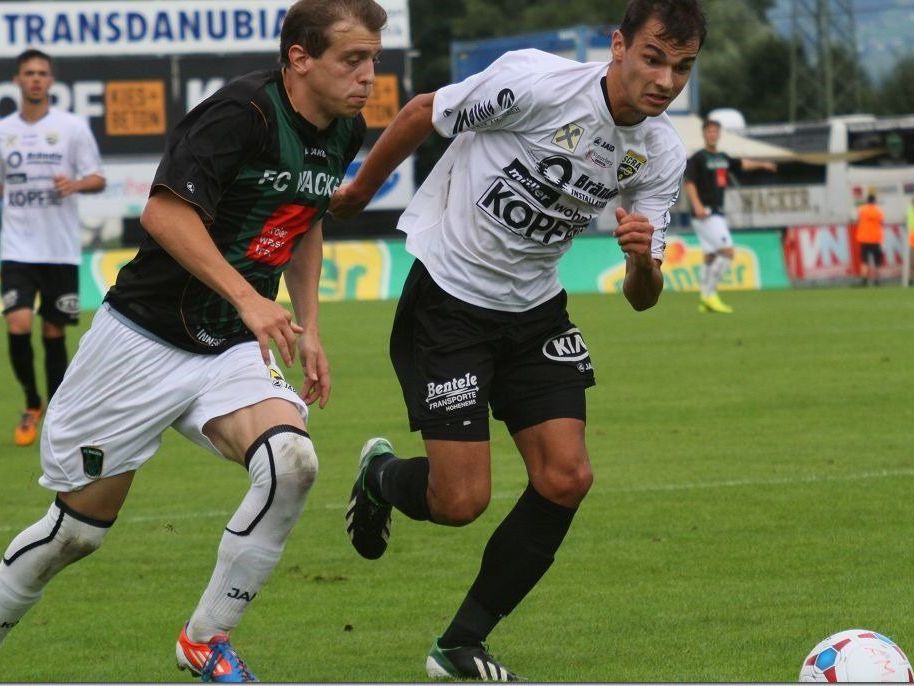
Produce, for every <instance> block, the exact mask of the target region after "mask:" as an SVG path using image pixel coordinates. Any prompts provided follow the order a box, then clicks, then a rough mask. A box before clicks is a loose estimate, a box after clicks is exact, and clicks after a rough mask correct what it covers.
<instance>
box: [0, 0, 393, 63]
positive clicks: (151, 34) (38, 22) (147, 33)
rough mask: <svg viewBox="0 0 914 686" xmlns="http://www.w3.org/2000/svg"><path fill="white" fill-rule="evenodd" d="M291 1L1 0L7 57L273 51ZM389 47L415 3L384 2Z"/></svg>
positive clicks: (0, 40) (1, 48)
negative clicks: (33, 52)
mask: <svg viewBox="0 0 914 686" xmlns="http://www.w3.org/2000/svg"><path fill="white" fill-rule="evenodd" d="M291 4H292V3H291V1H290V0H257V2H249V1H248V0H156V1H155V2H149V1H140V2H137V1H134V2H119V1H118V0H90V1H89V2H0V57H15V56H16V55H18V54H19V53H20V52H22V51H23V50H25V49H26V48H38V49H39V50H44V51H45V52H47V53H49V54H52V55H54V56H85V55H109V56H112V57H123V56H125V55H163V54H164V55H180V54H188V53H201V52H209V53H239V52H273V51H275V50H276V48H277V46H278V45H279V35H280V29H281V28H282V22H283V19H284V18H285V16H286V11H287V10H288V8H289V5H291ZM380 4H381V6H383V7H384V8H385V9H386V10H387V12H388V26H387V29H386V31H385V32H384V35H383V38H384V45H385V47H388V48H407V47H409V41H410V36H409V14H408V12H407V0H380Z"/></svg>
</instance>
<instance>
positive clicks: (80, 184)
mask: <svg viewBox="0 0 914 686" xmlns="http://www.w3.org/2000/svg"><path fill="white" fill-rule="evenodd" d="M105 184H106V181H105V177H104V176H102V175H100V174H87V175H86V176H84V177H82V178H81V179H71V178H69V177H68V176H67V175H65V174H57V175H56V176H55V177H54V188H55V189H56V190H57V192H58V193H59V194H60V197H61V198H66V197H67V196H69V195H73V194H74V193H101V192H102V191H103V190H105Z"/></svg>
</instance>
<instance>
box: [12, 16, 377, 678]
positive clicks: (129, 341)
mask: <svg viewBox="0 0 914 686" xmlns="http://www.w3.org/2000/svg"><path fill="white" fill-rule="evenodd" d="M386 19H387V15H386V13H385V11H384V10H383V9H382V8H381V6H380V5H378V4H377V3H375V2H374V1H373V0H299V1H298V2H296V3H295V4H294V5H292V7H291V8H290V9H289V11H288V13H287V15H286V17H285V20H284V23H283V26H282V32H281V45H280V59H281V63H282V68H281V69H278V70H271V71H262V72H255V73H252V74H248V75H246V76H243V77H241V78H240V79H237V80H235V81H232V82H230V83H229V84H228V85H226V86H225V87H224V88H222V89H221V90H219V91H218V92H217V93H215V94H214V95H213V96H212V97H210V98H208V99H207V100H206V101H204V102H203V103H202V104H200V105H199V106H198V107H196V108H195V109H194V110H192V111H191V112H190V113H189V114H188V115H187V116H186V117H185V118H184V119H183V120H182V121H181V122H179V123H178V125H177V126H176V127H175V129H174V130H173V131H172V132H171V133H170V134H169V136H168V139H167V142H166V150H165V155H164V157H163V159H162V162H161V164H160V165H159V169H158V171H157V173H156V176H155V179H154V181H153V188H152V191H151V197H150V199H149V202H148V203H147V205H146V208H145V210H144V212H143V215H142V222H143V226H144V228H145V229H146V231H147V232H148V236H146V239H145V241H144V243H143V244H142V246H141V247H140V250H139V253H138V255H137V256H136V258H135V259H134V260H133V261H131V262H130V263H129V264H127V265H126V266H125V267H124V268H123V269H122V270H121V271H120V273H119V274H118V278H117V283H116V284H115V285H114V287H113V288H112V289H111V290H110V291H109V293H108V295H107V297H106V301H105V303H104V304H103V306H102V308H101V309H100V310H99V311H98V313H97V314H96V316H95V320H94V321H93V323H92V328H91V329H90V330H89V332H88V333H87V334H86V336H85V337H84V338H83V340H82V341H81V343H80V347H79V350H78V352H77V354H76V356H75V358H74V360H73V365H72V366H71V369H70V371H69V373H68V374H67V376H66V378H65V379H64V382H63V384H61V386H60V389H59V390H58V393H57V395H55V396H54V400H53V401H52V402H51V404H50V406H49V408H48V416H47V420H46V422H45V426H44V431H43V433H42V440H41V459H42V467H43V470H44V474H43V476H42V477H41V479H40V483H41V484H42V485H43V486H45V487H47V488H50V489H52V490H54V491H56V492H57V498H56V500H55V502H54V504H52V505H51V508H50V510H49V511H48V514H47V516H46V517H45V518H44V519H42V520H40V521H38V522H36V523H35V524H34V525H32V526H31V527H29V528H28V529H26V530H25V531H23V532H22V533H21V534H19V536H17V537H16V538H15V539H14V540H13V542H12V543H11V544H10V546H9V547H8V548H7V549H6V552H5V554H4V556H3V562H2V564H0V639H2V638H3V637H4V635H5V634H6V633H7V632H8V631H9V630H10V628H12V627H13V626H14V625H15V624H16V623H17V622H18V621H19V619H20V618H21V617H22V616H23V615H24V614H25V612H26V611H27V610H28V609H29V608H30V607H31V606H32V605H34V604H35V603H36V602H37V601H38V599H39V598H40V596H41V593H42V590H43V588H44V586H45V584H47V582H48V580H49V579H50V578H51V577H52V576H53V575H54V574H56V573H57V572H59V571H60V570H61V569H63V568H64V567H65V566H66V565H68V564H70V563H71V562H74V561H76V560H78V559H80V558H81V557H84V556H85V555H88V554H89V553H91V552H92V551H94V550H95V549H97V548H98V547H99V546H100V545H101V543H102V539H103V538H104V536H105V533H106V532H107V531H108V529H109V528H110V527H111V525H112V524H113V523H114V520H115V517H116V516H117V514H118V511H119V510H120V508H121V506H122V504H123V502H124V500H125V498H126V497H127V492H128V490H129V488H130V484H131V482H132V480H133V475H134V473H135V472H136V470H137V469H139V468H140V467H141V466H142V465H143V464H144V463H145V462H146V461H147V460H148V459H149V458H150V457H152V455H153V453H155V451H156V449H157V448H158V447H159V444H160V442H161V435H162V433H163V432H164V431H165V430H166V429H167V428H168V427H169V426H172V427H174V428H175V429H177V430H178V431H179V432H181V433H182V434H184V435H185V436H186V437H187V438H189V439H190V440H192V441H194V442H195V443H198V444H199V445H201V446H203V447H205V448H208V449H209V450H211V451H213V452H215V453H216V454H221V455H222V456H224V457H225V458H227V459H229V460H231V461H233V462H237V463H239V464H241V465H243V466H244V467H245V468H246V469H247V471H248V472H249V474H250V479H251V487H250V490H249V491H248V492H247V494H246V495H245V497H244V500H243V501H242V502H241V505H240V507H239V508H238V510H237V511H236V512H235V514H234V515H233V516H232V518H231V520H230V521H229V523H228V525H227V526H226V527H225V531H224V532H223V535H222V541H221V543H220V546H219V552H218V556H217V561H216V567H215V570H214V571H213V575H212V578H211V579H210V582H209V585H208V586H207V588H206V590H205V592H204V593H203V597H202V598H201V600H200V603H199V604H198V606H197V608H196V610H195V611H194V613H193V614H192V616H191V617H190V620H189V621H188V622H187V623H186V624H185V626H184V628H183V629H182V630H181V631H180V632H179V633H180V635H179V638H178V642H177V646H176V654H177V660H178V665H179V667H181V668H182V669H184V668H186V669H190V670H191V671H193V672H194V673H196V674H199V675H200V676H201V677H202V678H203V680H204V681H210V680H215V681H250V680H252V679H253V674H252V673H251V671H250V670H249V669H248V668H247V666H246V665H245V664H244V662H243V661H241V660H240V658H239V657H238V655H237V654H236V652H235V651H234V649H233V648H232V646H231V644H230V642H229V633H230V632H231V630H232V629H234V628H235V626H236V625H237V624H238V623H239V622H240V620H241V616H242V613H243V612H244V610H245V609H246V608H247V607H248V605H249V603H250V602H251V601H252V600H253V599H254V598H255V596H256V595H257V593H258V591H259V590H260V588H261V586H262V585H263V584H264V583H265V581H266V579H267V577H268V576H269V575H270V572H271V571H272V569H273V567H274V566H275V565H276V563H277V562H278V560H279V558H280V555H281V553H282V550H283V547H284V545H285V542H286V539H287V538H288V536H289V534H290V533H291V530H292V527H293V526H294V525H295V522H296V521H297V520H298V517H299V515H300V514H301V510H302V508H303V506H304V502H305V497H306V495H307V493H308V491H309V490H310V488H311V485H312V483H313V482H314V479H315V477H316V475H317V456H316V454H315V452H314V446H313V445H312V443H311V439H310V438H309V435H308V433H307V432H306V430H305V421H306V419H307V414H308V413H307V404H310V403H311V402H314V401H319V403H320V405H321V406H322V407H323V406H324V404H325V403H326V402H327V399H328V396H329V394H330V375H329V370H328V365H327V359H326V356H325V354H324V351H323V348H322V346H321V342H320V338H319V335H318V325H317V307H318V281H319V278H320V269H321V260H322V249H321V240H322V237H321V219H322V217H323V215H324V212H325V211H326V209H327V206H328V205H329V202H330V197H331V195H332V193H333V191H334V190H335V189H336V188H337V187H338V186H339V184H340V181H341V179H342V178H343V174H344V172H345V170H346V167H347V166H348V165H349V163H350V162H351V160H352V159H353V157H355V154H356V152H357V151H358V149H359V147H360V146H361V144H362V140H363V138H364V133H365V121H364V119H363V118H362V117H361V115H360V111H361V109H362V108H363V106H364V105H365V103H366V101H367V98H368V96H369V94H370V92H371V89H372V86H373V83H374V63H375V60H376V59H377V57H378V54H379V52H380V31H381V28H382V27H383V26H384V24H385V22H386ZM284 270H285V279H286V284H287V286H288V289H289V293H290V295H291V297H292V305H293V308H294V311H295V315H296V317H297V319H298V324H293V323H292V321H291V319H292V317H291V315H290V313H289V312H288V311H287V310H286V309H285V308H283V307H282V306H280V305H279V304H277V303H276V302H275V300H274V299H275V297H276V294H277V290H278V288H279V278H280V274H281V273H282V272H283V271H284ZM297 334H300V335H299V337H298V340H297V346H298V352H299V354H300V356H301V362H302V365H303V367H304V369H305V386H304V389H303V390H302V397H299V396H298V395H297V394H296V393H295V391H294V389H293V388H292V387H291V386H290V385H289V384H287V383H286V382H285V381H284V380H283V377H282V374H281V373H280V372H279V370H278V368H277V367H276V365H275V364H274V363H273V361H272V355H271V353H270V348H269V344H270V341H271V340H272V341H273V342H274V343H275V344H276V346H277V348H278V350H279V353H280V355H281V357H282V358H283V361H284V362H285V363H286V364H287V365H289V364H291V363H292V360H293V357H294V354H295V349H296V348H295V346H296V335H297ZM136 676H139V677H141V676H142V675H136Z"/></svg>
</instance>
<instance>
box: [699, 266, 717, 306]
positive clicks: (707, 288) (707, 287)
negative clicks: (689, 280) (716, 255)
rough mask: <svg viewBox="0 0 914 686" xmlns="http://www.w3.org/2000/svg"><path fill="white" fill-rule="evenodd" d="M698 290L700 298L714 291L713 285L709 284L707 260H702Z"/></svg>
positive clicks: (709, 271) (709, 267)
mask: <svg viewBox="0 0 914 686" xmlns="http://www.w3.org/2000/svg"><path fill="white" fill-rule="evenodd" d="M699 291H700V293H701V297H702V298H707V297H709V296H710V295H711V294H712V293H714V286H713V285H712V284H711V265H710V264H709V263H707V262H702V264H701V282H700V284H699Z"/></svg>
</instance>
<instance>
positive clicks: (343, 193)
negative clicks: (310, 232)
mask: <svg viewBox="0 0 914 686" xmlns="http://www.w3.org/2000/svg"><path fill="white" fill-rule="evenodd" d="M369 202H371V196H369V197H365V195H364V194H363V193H359V192H358V191H357V188H356V186H355V184H354V183H346V184H343V185H342V186H340V187H339V188H337V189H336V192H334V194H333V195H332V196H331V197H330V208H329V209H328V210H327V211H328V212H330V214H332V215H333V216H334V217H336V218H337V219H349V218H350V217H354V216H356V215H357V214H359V213H360V212H361V211H362V210H364V209H365V208H366V207H367V206H368V203H369Z"/></svg>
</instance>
